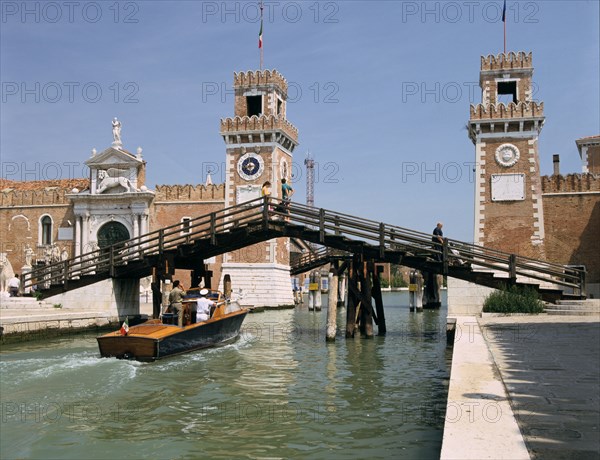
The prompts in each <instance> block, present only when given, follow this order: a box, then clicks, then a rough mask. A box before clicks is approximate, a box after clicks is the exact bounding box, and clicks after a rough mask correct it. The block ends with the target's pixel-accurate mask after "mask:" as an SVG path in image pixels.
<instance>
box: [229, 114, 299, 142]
mask: <svg viewBox="0 0 600 460" xmlns="http://www.w3.org/2000/svg"><path fill="white" fill-rule="evenodd" d="M252 131H256V133H257V134H258V133H260V132H266V131H283V132H284V133H286V134H287V135H288V136H289V137H290V138H291V139H293V140H294V141H296V142H297V140H298V128H296V127H295V126H294V125H293V124H291V123H290V122H289V121H287V120H286V119H285V118H284V117H277V116H275V115H261V116H259V117H257V116H255V115H253V116H251V117H233V118H222V119H221V135H226V134H237V133H244V134H248V133H251V132H252Z"/></svg>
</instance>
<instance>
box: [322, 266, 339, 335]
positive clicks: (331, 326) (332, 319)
mask: <svg viewBox="0 0 600 460" xmlns="http://www.w3.org/2000/svg"><path fill="white" fill-rule="evenodd" d="M337 303H338V274H337V263H335V264H334V266H333V268H332V272H331V273H329V298H328V302H327V332H326V335H325V340H326V341H327V342H333V341H335V335H336V333H337Z"/></svg>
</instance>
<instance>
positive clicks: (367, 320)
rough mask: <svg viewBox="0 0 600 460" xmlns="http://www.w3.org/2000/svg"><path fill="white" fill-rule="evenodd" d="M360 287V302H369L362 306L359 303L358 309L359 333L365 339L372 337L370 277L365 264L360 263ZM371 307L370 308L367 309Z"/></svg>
mask: <svg viewBox="0 0 600 460" xmlns="http://www.w3.org/2000/svg"><path fill="white" fill-rule="evenodd" d="M361 268H362V270H361V279H360V287H361V293H362V295H363V299H364V300H362V302H363V303H364V302H367V301H368V302H369V305H368V306H367V305H363V304H362V303H361V309H360V332H361V333H363V334H364V335H365V337H366V338H368V339H369V338H372V337H373V315H372V314H371V308H372V302H371V276H370V273H369V269H368V264H367V262H363V263H362V267H361ZM369 307H371V308H369Z"/></svg>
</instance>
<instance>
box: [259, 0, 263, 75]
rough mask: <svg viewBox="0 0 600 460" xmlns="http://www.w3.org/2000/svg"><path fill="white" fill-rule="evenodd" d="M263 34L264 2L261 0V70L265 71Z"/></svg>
mask: <svg viewBox="0 0 600 460" xmlns="http://www.w3.org/2000/svg"><path fill="white" fill-rule="evenodd" d="M262 32H263V2H262V0H261V2H260V41H259V48H260V70H262V69H263V62H264V49H263V48H264V45H263V40H262Z"/></svg>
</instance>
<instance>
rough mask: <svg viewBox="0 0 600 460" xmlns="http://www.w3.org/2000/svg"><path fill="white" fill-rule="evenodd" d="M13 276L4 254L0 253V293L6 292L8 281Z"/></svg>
mask: <svg viewBox="0 0 600 460" xmlns="http://www.w3.org/2000/svg"><path fill="white" fill-rule="evenodd" d="M13 276H15V271H14V270H13V268H12V265H11V263H10V261H9V260H8V258H7V257H6V253H5V252H0V292H5V291H7V290H8V280H9V279H11V278H12V277H13Z"/></svg>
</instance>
